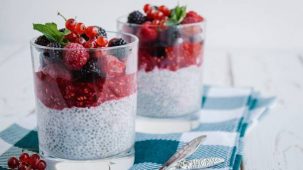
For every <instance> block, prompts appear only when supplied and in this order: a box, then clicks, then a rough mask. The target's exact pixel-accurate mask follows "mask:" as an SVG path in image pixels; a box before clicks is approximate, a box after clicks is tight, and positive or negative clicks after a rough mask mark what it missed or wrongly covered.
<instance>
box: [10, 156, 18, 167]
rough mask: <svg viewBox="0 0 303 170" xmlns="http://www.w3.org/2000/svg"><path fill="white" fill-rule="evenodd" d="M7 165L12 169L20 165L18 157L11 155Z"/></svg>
mask: <svg viewBox="0 0 303 170" xmlns="http://www.w3.org/2000/svg"><path fill="white" fill-rule="evenodd" d="M7 165H8V167H9V168H11V169H15V168H17V167H18V166H19V160H18V159H17V158H16V157H11V158H9V159H8V161H7Z"/></svg>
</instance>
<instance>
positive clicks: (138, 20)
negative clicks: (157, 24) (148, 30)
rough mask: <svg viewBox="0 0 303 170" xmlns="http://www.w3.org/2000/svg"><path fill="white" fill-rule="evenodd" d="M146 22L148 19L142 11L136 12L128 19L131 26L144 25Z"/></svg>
mask: <svg viewBox="0 0 303 170" xmlns="http://www.w3.org/2000/svg"><path fill="white" fill-rule="evenodd" d="M145 21H146V17H145V16H144V15H143V14H142V13H141V12H140V11H134V12H132V13H130V14H129V15H128V17H127V22H128V23H130V24H143V23H144V22H145Z"/></svg>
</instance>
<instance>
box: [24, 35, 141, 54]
mask: <svg viewBox="0 0 303 170" xmlns="http://www.w3.org/2000/svg"><path fill="white" fill-rule="evenodd" d="M106 32H107V33H110V34H120V35H126V36H128V37H131V38H132V39H133V41H132V42H130V43H127V44H125V45H120V46H114V47H98V48H85V49H87V50H95V51H97V50H101V51H103V50H104V51H105V50H114V49H120V48H127V47H131V46H134V45H136V44H138V42H139V39H138V37H137V36H135V35H133V34H130V33H125V32H118V31H106ZM38 37H39V36H36V37H34V38H32V39H31V40H30V45H31V46H32V47H35V48H38V49H44V50H62V51H67V50H73V49H65V48H55V47H47V46H43V45H39V44H36V43H35V40H36V39H37V38H38Z"/></svg>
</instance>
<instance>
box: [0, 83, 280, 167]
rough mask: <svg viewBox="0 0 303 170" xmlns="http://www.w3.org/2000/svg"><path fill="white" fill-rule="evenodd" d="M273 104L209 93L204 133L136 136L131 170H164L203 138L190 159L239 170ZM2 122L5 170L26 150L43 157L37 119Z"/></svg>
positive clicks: (0, 163)
mask: <svg viewBox="0 0 303 170" xmlns="http://www.w3.org/2000/svg"><path fill="white" fill-rule="evenodd" d="M274 100H275V99H274V98H261V97H260V94H259V93H257V92H256V91H254V90H253V89H250V88H226V87H212V86H211V87H205V88H204V97H203V103H202V109H201V118H200V122H201V124H200V125H199V127H198V128H197V129H195V130H193V131H191V132H184V133H173V134H161V135H160V134H159V135H157V134H153V135H151V134H143V133H137V135H136V144H135V164H134V166H133V167H132V170H149V169H159V167H160V166H161V165H162V164H163V163H164V162H165V161H167V159H168V158H169V157H170V156H172V155H173V154H174V153H175V152H176V151H177V150H178V148H180V147H181V146H182V145H184V144H185V143H186V142H189V141H190V140H191V139H193V138H195V137H198V136H200V135H203V134H205V135H207V139H206V141H205V142H204V143H203V145H201V146H200V147H199V148H198V150H197V151H196V152H195V153H194V154H193V155H191V156H190V157H189V158H188V159H195V158H208V157H221V158H224V159H225V162H224V163H222V164H219V165H217V166H214V167H212V168H211V170H230V169H233V170H238V169H239V167H240V163H241V159H242V152H241V151H242V149H241V148H242V146H243V143H242V139H243V137H244V135H245V133H247V131H248V130H250V129H251V128H252V127H253V126H254V125H256V123H257V122H258V121H259V120H260V118H262V117H263V116H264V115H265V113H267V112H268V110H269V109H270V108H271V107H272V105H273V103H274ZM0 118H1V119H0V169H6V168H7V166H6V163H7V159H8V158H9V157H11V156H16V155H19V154H20V153H21V152H22V151H23V150H26V151H28V152H38V151H39V149H38V138H37V132H36V130H35V125H36V122H35V121H36V119H35V115H34V114H32V115H31V116H27V117H26V118H23V119H20V120H18V121H15V120H16V119H15V120H13V119H10V118H4V117H1V115H0Z"/></svg>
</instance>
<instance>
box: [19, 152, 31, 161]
mask: <svg viewBox="0 0 303 170" xmlns="http://www.w3.org/2000/svg"><path fill="white" fill-rule="evenodd" d="M29 158H30V156H29V154H28V153H25V152H24V153H22V154H21V155H20V156H19V160H20V162H25V163H28V162H29Z"/></svg>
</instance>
